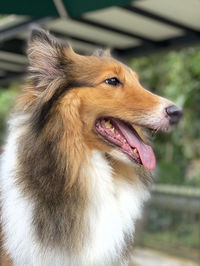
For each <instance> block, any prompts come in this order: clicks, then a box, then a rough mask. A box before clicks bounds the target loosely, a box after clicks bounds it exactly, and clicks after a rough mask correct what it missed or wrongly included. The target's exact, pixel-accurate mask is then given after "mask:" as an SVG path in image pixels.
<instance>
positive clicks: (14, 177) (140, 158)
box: [0, 29, 182, 266]
mask: <svg viewBox="0 0 200 266" xmlns="http://www.w3.org/2000/svg"><path fill="white" fill-rule="evenodd" d="M27 53H28V59H29V70H28V72H29V77H28V82H27V85H26V88H25V91H24V92H23V93H22V95H21V96H20V97H19V99H18V101H17V105H16V108H15V111H14V113H13V114H12V116H11V118H10V122H9V135H8V139H7V143H6V145H5V148H4V152H3V154H2V158H1V174H0V177H1V181H0V182H1V206H2V219H1V220H2V234H3V243H4V244H3V248H4V253H5V254H7V255H8V256H9V258H10V259H11V261H12V262H10V263H11V264H10V265H15V266H122V265H123V266H125V265H129V263H130V258H131V254H132V246H133V242H134V230H135V222H136V220H137V219H138V218H139V217H140V216H141V211H142V206H143V203H144V202H145V201H146V200H147V199H148V198H149V184H150V183H151V180H152V178H151V170H153V169H154V168H155V166H156V159H155V155H154V152H153V149H152V147H151V146H150V145H151V142H150V140H149V137H148V134H147V132H146V129H150V130H155V131H157V130H160V131H167V130H169V129H170V128H171V125H172V124H175V123H177V122H178V121H179V119H180V117H181V115H182V110H181V108H179V107H177V106H176V105H174V104H173V103H172V102H171V101H169V100H167V99H164V98H162V97H159V96H157V95H155V94H153V93H151V92H150V91H148V90H145V89H144V88H143V87H142V86H141V84H140V82H139V78H138V75H137V74H136V73H135V72H134V71H133V70H132V69H130V68H129V67H128V66H126V65H124V64H123V63H121V62H119V61H117V60H116V59H114V58H113V57H112V56H111V55H110V53H109V51H107V50H106V51H103V50H97V51H96V52H95V53H94V54H93V55H91V56H83V55H79V54H77V53H75V52H74V51H73V49H72V48H71V46H69V45H68V44H65V43H62V42H61V41H60V40H57V39H56V38H55V37H53V36H52V35H51V34H50V33H48V32H46V31H44V30H42V29H33V30H32V33H31V37H30V40H29V44H28V50H27Z"/></svg>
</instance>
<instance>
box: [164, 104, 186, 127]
mask: <svg viewBox="0 0 200 266" xmlns="http://www.w3.org/2000/svg"><path fill="white" fill-rule="evenodd" d="M166 112H167V114H168V116H169V117H170V124H176V123H178V121H179V120H180V118H181V117H182V115H183V109H182V108H180V107H178V106H176V105H171V106H169V107H167V108H166Z"/></svg>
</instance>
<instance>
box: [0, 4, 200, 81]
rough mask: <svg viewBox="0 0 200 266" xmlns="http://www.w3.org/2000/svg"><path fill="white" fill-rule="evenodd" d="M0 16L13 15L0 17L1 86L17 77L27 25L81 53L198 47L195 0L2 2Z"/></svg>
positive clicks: (123, 53)
mask: <svg viewBox="0 0 200 266" xmlns="http://www.w3.org/2000/svg"><path fill="white" fill-rule="evenodd" d="M19 3H20V4H19ZM113 5H115V6H113ZM116 5H119V6H116ZM0 12H1V13H2V14H3V13H4V14H11V13H15V15H7V16H5V17H2V18H1V17H0V84H1V85H7V84H9V83H10V82H11V81H12V80H15V79H16V78H19V77H21V76H23V74H24V72H25V69H26V65H27V59H26V55H25V50H26V49H25V47H26V40H27V37H28V33H29V29H30V26H32V25H33V24H37V25H41V26H42V27H44V28H46V29H48V30H50V32H52V33H53V34H55V35H56V36H58V37H60V38H62V39H65V40H67V41H69V42H70V43H71V45H72V46H73V48H74V49H75V50H76V51H77V52H80V53H83V54H85V53H86V54H90V53H92V51H93V50H94V49H96V48H99V47H103V48H104V47H109V48H111V49H112V50H113V53H114V54H116V55H117V56H118V57H124V58H130V57H132V56H141V55H147V54H150V53H153V52H158V51H161V50H167V49H175V48H178V47H184V46H189V45H198V44H200V1H199V0H190V1H188V0H173V1H166V0H138V1H132V2H131V1H126V0H117V1H116V0H115V1H114V0H101V1H92V0H86V1H78V0H73V1H70V0H63V1H62V0H54V1H51V0H42V1H41V0H40V1H39V0H35V1H24V0H23V1H20V2H17V1H11V0H7V1H3V3H1V9H0Z"/></svg>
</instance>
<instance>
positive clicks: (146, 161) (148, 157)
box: [116, 121, 156, 170]
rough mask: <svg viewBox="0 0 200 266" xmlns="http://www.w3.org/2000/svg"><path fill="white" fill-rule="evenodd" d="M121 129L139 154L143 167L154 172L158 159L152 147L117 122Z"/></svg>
mask: <svg viewBox="0 0 200 266" xmlns="http://www.w3.org/2000/svg"><path fill="white" fill-rule="evenodd" d="M116 122H117V125H118V127H119V129H120V130H121V132H122V134H123V135H124V137H125V138H126V140H127V142H128V143H129V145H130V146H131V147H132V148H136V149H137V150H138V152H139V155H140V159H141V161H142V164H143V166H144V167H145V168H146V169H148V170H153V169H154V168H155V167H156V158H155V155H154V152H153V149H152V148H151V146H149V145H146V144H145V143H144V142H143V141H142V139H141V138H140V137H139V136H136V135H137V133H136V134H134V133H133V131H132V130H131V129H130V128H129V127H128V126H126V125H125V124H124V123H122V122H120V121H116Z"/></svg>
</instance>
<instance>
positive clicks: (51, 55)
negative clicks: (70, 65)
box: [28, 28, 73, 81]
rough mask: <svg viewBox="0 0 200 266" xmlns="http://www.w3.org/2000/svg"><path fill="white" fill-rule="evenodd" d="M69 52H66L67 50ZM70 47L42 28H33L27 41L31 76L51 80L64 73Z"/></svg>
mask: <svg viewBox="0 0 200 266" xmlns="http://www.w3.org/2000/svg"><path fill="white" fill-rule="evenodd" d="M68 50H70V51H69V53H67V51H68ZM72 51H73V50H72V48H71V47H70V46H68V45H67V44H64V43H62V42H61V41H60V40H58V39H56V38H55V37H54V36H52V35H51V34H49V33H48V32H46V31H45V30H43V29H40V28H34V29H33V30H32V32H31V35H30V39H29V42H28V59H29V63H30V68H29V70H30V72H31V74H32V77H33V78H34V79H35V80H37V81H41V80H42V79H45V80H47V79H48V80H52V79H55V78H58V77H61V76H63V75H64V68H65V65H66V64H67V60H68V58H67V55H68V54H70V52H72Z"/></svg>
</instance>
